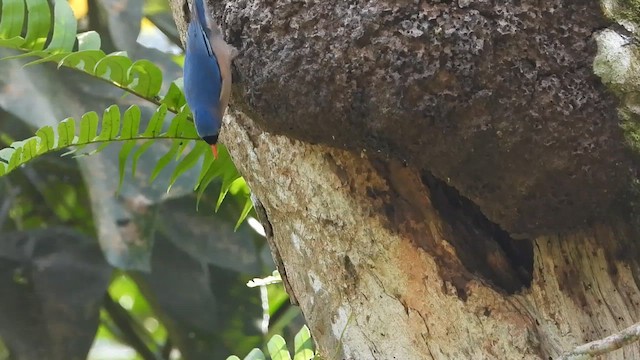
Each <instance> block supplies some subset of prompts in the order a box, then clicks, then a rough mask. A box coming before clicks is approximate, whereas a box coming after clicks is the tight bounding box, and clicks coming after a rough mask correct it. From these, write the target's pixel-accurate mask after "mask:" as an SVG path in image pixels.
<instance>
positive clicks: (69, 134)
mask: <svg viewBox="0 0 640 360" xmlns="http://www.w3.org/2000/svg"><path fill="white" fill-rule="evenodd" d="M75 126H76V122H75V120H74V119H73V118H66V119H64V120H62V121H61V122H60V123H59V124H58V143H57V144H56V147H57V148H64V147H67V146H69V145H71V144H72V143H73V139H74V137H75V130H76V129H75Z"/></svg>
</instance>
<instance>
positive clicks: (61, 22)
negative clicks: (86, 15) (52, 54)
mask: <svg viewBox="0 0 640 360" xmlns="http://www.w3.org/2000/svg"><path fill="white" fill-rule="evenodd" d="M53 19H54V25H53V35H52V36H51V42H49V46H48V47H47V50H49V51H64V52H69V51H71V50H73V45H74V44H75V42H76V32H77V30H78V25H77V24H78V22H77V21H76V18H75V16H74V15H73V10H71V6H69V2H68V1H67V0H56V3H55V6H54V18H53Z"/></svg>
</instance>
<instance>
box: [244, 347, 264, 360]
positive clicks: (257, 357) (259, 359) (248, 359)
mask: <svg viewBox="0 0 640 360" xmlns="http://www.w3.org/2000/svg"><path fill="white" fill-rule="evenodd" d="M244 360H267V358H266V357H265V356H264V354H263V353H262V351H260V349H253V350H251V351H250V352H249V354H248V355H247V356H245V357H244Z"/></svg>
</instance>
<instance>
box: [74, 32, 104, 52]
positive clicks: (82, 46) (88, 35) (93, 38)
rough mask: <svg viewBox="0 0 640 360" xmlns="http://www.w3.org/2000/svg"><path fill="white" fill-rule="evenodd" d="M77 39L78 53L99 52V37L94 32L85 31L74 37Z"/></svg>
mask: <svg viewBox="0 0 640 360" xmlns="http://www.w3.org/2000/svg"><path fill="white" fill-rule="evenodd" d="M76 37H77V38H78V51H79V52H81V51H89V50H100V45H101V40H100V35H98V33H97V32H95V31H87V32H83V33H80V34H78V35H77V36H76Z"/></svg>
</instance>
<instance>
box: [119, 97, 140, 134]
mask: <svg viewBox="0 0 640 360" xmlns="http://www.w3.org/2000/svg"><path fill="white" fill-rule="evenodd" d="M140 116H141V114H140V108H139V107H137V106H135V105H131V106H130V107H129V108H128V109H127V110H125V112H124V115H123V116H122V132H121V133H120V139H123V140H124V139H132V138H134V137H136V136H138V131H139V130H140Z"/></svg>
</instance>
